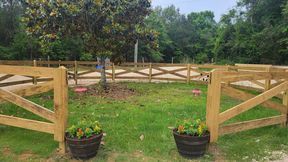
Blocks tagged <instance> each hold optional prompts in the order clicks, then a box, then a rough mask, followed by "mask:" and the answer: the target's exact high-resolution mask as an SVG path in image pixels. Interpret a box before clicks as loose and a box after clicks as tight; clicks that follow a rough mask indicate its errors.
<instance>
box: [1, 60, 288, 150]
mask: <svg viewBox="0 0 288 162" xmlns="http://www.w3.org/2000/svg"><path fill="white" fill-rule="evenodd" d="M0 64H6V65H17V66H19V65H26V66H34V67H25V68H23V67H19V68H17V67H16V68H14V67H13V69H14V70H15V69H22V70H20V71H18V72H17V73H16V72H14V73H13V71H6V75H4V76H1V75H0V88H1V87H7V86H12V85H18V84H24V83H33V84H34V85H31V87H30V88H28V90H25V89H24V90H19V91H20V92H21V93H20V92H18V91H16V92H15V94H16V95H19V94H21V95H22V96H23V93H24V92H22V91H25V93H24V94H25V95H27V94H29V95H31V94H30V93H31V92H30V91H32V90H33V92H34V91H35V88H33V87H38V88H36V89H39V90H36V91H35V93H38V92H39V93H40V92H42V91H43V92H45V91H46V90H47V84H48V83H49V85H50V86H52V82H53V86H52V87H53V88H54V96H57V95H58V96H59V95H62V97H63V98H65V99H66V97H67V94H66V93H67V90H66V88H67V85H65V86H64V87H62V89H61V90H60V88H61V87H60V86H59V85H58V84H55V83H56V82H58V81H60V82H61V84H65V83H64V80H66V79H64V76H62V77H61V79H60V78H59V77H57V76H56V75H54V74H55V73H58V72H55V71H58V70H59V69H50V68H45V69H49V70H47V71H46V72H45V73H43V75H42V73H40V74H41V75H39V74H38V72H37V70H36V69H38V67H40V68H39V69H43V68H42V67H60V66H65V67H66V68H67V77H68V79H70V80H74V83H76V84H78V83H79V81H82V80H95V79H100V72H101V67H99V63H98V62H92V61H35V60H34V61H0ZM2 67H4V66H2ZM2 67H1V69H0V74H1V73H5V71H1V70H2ZM5 67H8V66H5ZM96 67H97V68H96ZM4 69H5V68H4ZM10 69H11V67H10ZM25 69H26V70H25ZM28 69H31V71H32V72H33V70H34V72H33V73H32V72H31V73H28V72H27V71H30V70H28ZM60 69H62V70H63V68H60ZM11 70H12V69H11ZM15 71H17V70H15ZM40 71H41V72H44V71H42V70H40ZM49 71H51V73H50V72H49ZM52 71H54V72H52ZM9 72H10V73H11V74H10V73H9ZM44 74H46V75H44ZM13 75H22V76H23V75H24V76H25V77H28V79H25V80H18V81H13V80H12V81H7V79H8V80H9V78H11V77H13ZM62 75H64V72H63V73H62ZM65 75H66V72H65ZM106 76H107V78H108V79H109V80H110V81H122V80H132V81H147V82H152V81H181V82H187V83H189V82H197V83H204V84H208V94H207V115H206V118H207V125H208V128H209V130H210V132H211V141H212V142H215V141H217V139H218V136H219V135H223V134H228V133H234V132H239V131H244V130H249V129H253V128H258V127H263V126H268V125H274V124H282V125H286V123H287V109H288V108H287V105H288V94H287V91H288V90H287V89H288V85H287V84H288V83H287V80H288V68H287V67H280V66H272V65H253V64H236V65H234V66H230V65H210V64H207V65H197V64H163V63H138V64H135V63H124V64H120V65H114V64H113V63H107V64H106ZM45 81H46V82H47V81H50V82H47V83H42V84H38V85H37V83H41V82H45ZM62 82H63V83H62ZM42 86H44V87H46V88H44V89H43V88H40V87H42ZM50 88H51V87H50ZM244 90H256V91H258V92H259V93H261V94H259V95H253V94H250V93H248V92H247V91H244ZM26 91H29V93H28V92H26ZM64 91H65V92H64ZM5 92H6V91H4V92H3V94H7V93H8V92H7V93H5ZM221 92H222V93H221ZM26 93H27V94H26ZM32 94H34V93H32ZM221 94H224V95H228V96H230V97H232V98H236V99H238V100H242V101H243V103H241V104H239V105H236V106H234V107H233V108H231V109H228V110H226V111H224V112H220V103H221V100H220V97H221ZM21 95H20V96H21ZM1 97H2V94H1V93H0V98H1ZM272 97H278V98H280V99H281V100H282V104H280V103H276V102H274V101H271V100H270V99H271V98H272ZM10 100H11V99H10ZM54 102H55V104H54V105H55V106H54V108H55V112H54V114H55V115H56V116H55V120H56V119H58V115H59V114H58V113H59V110H60V109H58V107H59V105H58V103H61V104H62V105H61V106H60V107H61V111H63V112H62V113H63V114H62V116H61V115H60V116H61V118H62V119H61V120H63V121H64V120H66V118H67V117H66V113H67V112H66V111H67V107H66V106H67V105H66V104H67V103H63V102H67V101H62V102H61V101H60V100H59V98H54ZM257 105H262V106H264V107H268V108H271V109H275V110H278V111H279V112H280V113H281V115H278V116H274V117H270V118H264V119H256V120H252V121H246V122H240V123H234V124H229V125H225V121H227V120H229V119H231V118H233V117H235V116H237V115H239V114H241V113H243V112H246V111H247V110H250V109H252V108H253V107H255V106H257ZM24 106H25V107H27V106H26V105H24ZM24 106H22V107H24ZM37 110H38V109H37ZM33 111H34V110H33ZM44 111H45V110H44ZM51 113H52V112H50V114H51ZM5 117H6V118H7V116H5ZM44 117H45V116H44ZM11 118H13V117H11ZM3 119H4V117H2V120H1V118H0V124H1V123H4V121H5V120H3ZM51 119H52V118H51ZM53 119H54V118H53ZM9 120H10V119H7V121H9ZM17 120H21V119H17ZM63 121H62V122H63ZM52 122H54V121H52ZM55 122H56V123H54V124H55V125H53V123H52V124H48V125H50V127H49V131H48V130H45V131H44V132H48V133H52V134H54V133H55V139H56V140H58V141H59V142H60V144H63V135H64V134H63V128H64V127H63V126H64V125H65V124H63V123H62V126H61V131H60V128H57V127H58V126H56V125H57V122H59V121H57V120H56V121H55ZM32 123H33V122H32ZM64 123H65V122H64ZM4 124H5V123H4ZM6 124H7V123H6ZM8 124H10V125H11V123H8ZM26 125H29V124H25V126H26ZM60 125H61V124H60ZM14 126H18V125H17V124H14ZM20 126H22V125H20ZM27 127H33V129H34V127H35V124H31V126H27ZM54 127H55V128H54ZM56 128H57V129H56ZM52 129H53V130H54V131H52ZM34 130H35V129H34ZM40 131H41V129H40ZM59 132H61V133H62V134H61V135H60V133H59ZM62 148H63V147H62Z"/></svg>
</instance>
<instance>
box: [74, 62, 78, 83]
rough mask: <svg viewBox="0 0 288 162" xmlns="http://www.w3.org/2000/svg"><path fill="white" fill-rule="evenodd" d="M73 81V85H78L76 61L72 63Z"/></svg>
mask: <svg viewBox="0 0 288 162" xmlns="http://www.w3.org/2000/svg"><path fill="white" fill-rule="evenodd" d="M74 81H75V85H77V84H78V64H77V61H76V60H75V61H74Z"/></svg>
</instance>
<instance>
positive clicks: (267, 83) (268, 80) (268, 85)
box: [265, 66, 271, 91]
mask: <svg viewBox="0 0 288 162" xmlns="http://www.w3.org/2000/svg"><path fill="white" fill-rule="evenodd" d="M270 71H271V66H269V67H267V68H266V72H270ZM270 87H271V80H270V79H267V80H265V91H268V90H269V89H270Z"/></svg>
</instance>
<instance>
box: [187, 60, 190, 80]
mask: <svg viewBox="0 0 288 162" xmlns="http://www.w3.org/2000/svg"><path fill="white" fill-rule="evenodd" d="M190 81H191V64H187V83H190Z"/></svg>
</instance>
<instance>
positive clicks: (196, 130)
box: [176, 119, 208, 136]
mask: <svg viewBox="0 0 288 162" xmlns="http://www.w3.org/2000/svg"><path fill="white" fill-rule="evenodd" d="M176 128H177V132H178V133H179V134H184V135H189V136H203V135H207V133H208V128H207V126H206V124H205V122H204V121H201V119H189V120H184V121H179V122H178V123H177V125H176Z"/></svg>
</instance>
